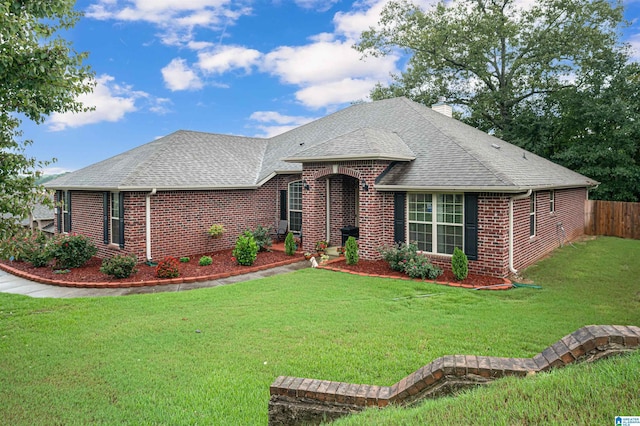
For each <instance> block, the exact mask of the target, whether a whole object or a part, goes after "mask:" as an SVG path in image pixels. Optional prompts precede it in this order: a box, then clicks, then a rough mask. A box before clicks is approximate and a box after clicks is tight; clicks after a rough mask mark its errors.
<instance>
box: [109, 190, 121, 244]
mask: <svg viewBox="0 0 640 426" xmlns="http://www.w3.org/2000/svg"><path fill="white" fill-rule="evenodd" d="M119 195H120V194H118V193H117V192H112V193H111V240H110V241H111V243H112V244H118V245H119V244H120V243H121V241H120V196H119Z"/></svg>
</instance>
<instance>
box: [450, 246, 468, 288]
mask: <svg viewBox="0 0 640 426" xmlns="http://www.w3.org/2000/svg"><path fill="white" fill-rule="evenodd" d="M451 272H453V276H454V277H456V279H457V280H458V281H462V280H464V279H465V278H467V275H469V259H467V255H466V254H464V252H463V251H462V250H460V249H459V248H458V247H456V248H454V249H453V256H451Z"/></svg>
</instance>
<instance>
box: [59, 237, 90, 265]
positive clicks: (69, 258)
mask: <svg viewBox="0 0 640 426" xmlns="http://www.w3.org/2000/svg"><path fill="white" fill-rule="evenodd" d="M50 247H51V252H50V253H51V257H52V258H53V259H54V260H55V266H54V268H55V269H69V268H79V267H80V266H82V265H84V264H85V263H87V262H88V261H89V259H91V258H92V257H93V256H95V255H96V253H98V249H97V248H96V246H95V245H93V243H92V242H91V240H90V239H89V238H87V237H85V236H84V235H79V234H69V235H60V236H57V237H56V238H55V239H54V240H53V241H52V242H51V244H50Z"/></svg>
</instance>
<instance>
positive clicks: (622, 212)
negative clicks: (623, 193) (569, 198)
mask: <svg viewBox="0 0 640 426" xmlns="http://www.w3.org/2000/svg"><path fill="white" fill-rule="evenodd" d="M584 212H585V218H584V225H585V229H584V232H585V234H587V235H607V236H611V237H621V238H633V239H635V240H640V203H625V202H622V201H602V200H587V201H586V202H585V209H584Z"/></svg>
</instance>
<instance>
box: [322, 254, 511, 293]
mask: <svg viewBox="0 0 640 426" xmlns="http://www.w3.org/2000/svg"><path fill="white" fill-rule="evenodd" d="M329 266H330V267H332V268H338V269H342V270H347V271H352V272H358V273H364V274H367V275H384V276H389V277H396V278H407V275H406V274H405V273H404V272H398V271H394V270H393V269H391V268H390V267H389V263H387V262H386V261H384V260H360V261H358V263H357V264H355V265H347V263H346V261H345V260H344V259H343V260H340V261H337V262H332V263H331V264H329ZM427 281H429V280H427ZM436 281H439V282H450V283H459V284H467V285H472V286H474V287H483V286H490V285H495V284H503V283H504V281H503V280H502V278H496V277H491V276H486V275H475V274H469V275H468V276H467V278H465V279H464V280H462V281H458V280H456V278H455V277H454V276H453V272H451V271H444V272H443V274H442V275H440V276H439V277H438V278H437V279H436Z"/></svg>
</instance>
